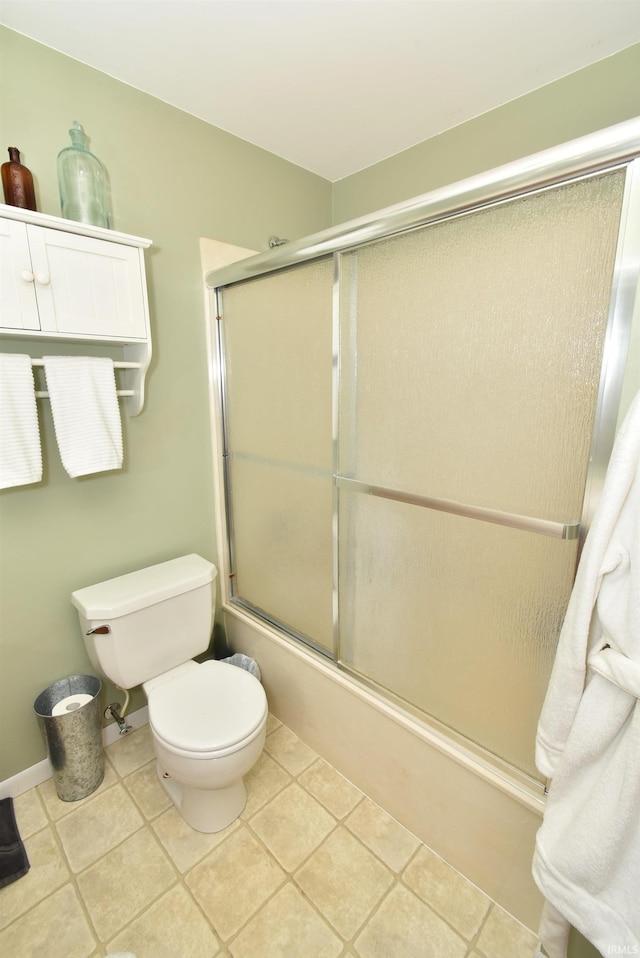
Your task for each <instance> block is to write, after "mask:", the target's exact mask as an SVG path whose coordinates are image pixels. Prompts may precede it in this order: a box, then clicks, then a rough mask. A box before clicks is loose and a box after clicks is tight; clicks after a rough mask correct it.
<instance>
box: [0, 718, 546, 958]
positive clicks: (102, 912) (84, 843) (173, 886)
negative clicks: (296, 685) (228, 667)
mask: <svg viewBox="0 0 640 958" xmlns="http://www.w3.org/2000/svg"><path fill="white" fill-rule="evenodd" d="M106 754H107V763H106V775H105V780H104V782H103V784H102V785H101V786H100V788H99V789H98V790H97V791H96V792H94V793H93V795H90V796H89V797H88V798H86V799H84V800H82V801H80V802H73V803H65V802H61V801H60V800H59V799H58V797H57V795H56V792H55V788H54V786H53V782H52V781H51V780H49V781H47V782H45V783H44V784H43V785H40V786H38V787H37V788H34V789H31V791H29V792H26V793H25V794H23V795H21V796H19V797H18V798H16V799H15V802H14V805H15V810H16V817H17V820H18V827H19V829H20V833H21V835H22V837H23V839H24V842H25V845H26V848H27V853H28V856H29V860H30V862H31V870H30V871H29V873H28V874H27V875H26V876H25V877H24V878H21V879H19V880H18V881H16V882H14V883H13V884H11V885H9V886H7V887H6V888H4V889H2V890H0V954H2V955H7V956H9V955H10V956H12V958H36V956H38V958H40V956H45V958H103V956H104V955H106V954H108V953H109V952H122V951H132V952H134V953H135V955H136V956H137V958H214V956H215V958H531V955H532V954H533V952H534V950H535V945H536V938H535V936H534V935H533V934H532V933H531V932H530V931H528V930H527V929H526V928H524V927H523V926H522V925H520V924H519V923H518V922H516V921H515V920H514V919H513V918H512V917H511V916H510V915H508V914H507V913H506V912H505V911H503V910H502V909H501V908H499V907H498V906H497V905H496V904H495V903H493V902H492V901H491V900H490V899H489V898H487V897H486V896H485V895H484V894H482V892H480V891H478V889H477V888H476V887H475V886H473V885H471V884H470V883H469V882H468V881H466V879H464V878H463V877H462V876H461V875H460V874H459V873H458V872H456V871H454V870H453V869H452V868H451V867H450V866H448V865H447V864H445V862H443V861H442V860H441V859H440V858H438V857H437V856H436V855H434V854H433V852H431V851H430V850H429V849H428V848H427V847H426V846H425V845H423V844H422V843H421V842H420V841H419V840H418V839H417V838H415V836H414V835H412V834H410V833H409V832H408V831H407V830H406V829H405V828H403V827H402V826H401V825H399V824H398V823H397V822H396V821H394V820H393V819H392V818H390V817H389V816H388V815H387V814H386V812H384V811H383V810H382V809H381V808H379V807H378V806H377V805H375V804H374V803H373V802H371V801H370V800H369V799H368V798H367V797H366V796H365V795H363V793H362V792H360V791H358V789H356V788H355V787H354V786H353V785H351V784H350V782H348V781H347V780H346V779H344V778H343V777H342V776H340V775H339V774H338V773H337V772H336V771H335V770H334V769H333V768H332V767H331V766H329V765H328V764H327V763H326V762H324V761H323V760H322V759H321V758H319V757H318V755H317V754H316V753H315V752H313V751H312V750H311V749H310V748H308V747H307V746H306V745H305V744H304V743H303V742H302V741H301V740H300V739H298V738H297V737H296V736H295V735H294V734H293V733H292V732H291V731H290V730H289V729H288V728H286V727H285V726H284V725H282V724H281V723H280V722H278V721H277V720H276V719H273V718H270V720H269V726H268V735H267V741H266V746H265V751H264V753H263V755H262V757H261V759H260V761H259V762H258V764H257V765H256V767H255V768H254V769H253V770H252V772H251V773H250V775H249V776H248V777H247V792H248V801H247V806H246V808H245V810H244V812H243V814H242V816H241V817H240V819H239V820H238V821H236V822H234V823H233V824H232V825H230V826H229V828H227V829H225V831H223V832H219V833H218V834H215V835H204V834H201V833H199V832H195V831H193V830H191V829H190V828H189V827H188V826H187V825H186V824H185V823H184V822H183V820H182V819H181V818H180V816H179V815H178V813H177V812H176V810H175V809H174V807H173V806H172V805H171V804H170V802H169V800H168V798H167V797H166V795H165V793H164V791H163V790H162V788H161V787H160V785H159V783H158V781H157V778H156V774H155V762H154V760H153V748H152V744H151V741H150V736H149V729H148V726H145V727H143V728H141V729H138V730H136V731H135V732H132V733H130V734H129V735H128V736H127V737H125V738H123V739H121V740H119V741H117V742H116V743H114V744H113V745H110V746H109V747H108V748H107V749H106Z"/></svg>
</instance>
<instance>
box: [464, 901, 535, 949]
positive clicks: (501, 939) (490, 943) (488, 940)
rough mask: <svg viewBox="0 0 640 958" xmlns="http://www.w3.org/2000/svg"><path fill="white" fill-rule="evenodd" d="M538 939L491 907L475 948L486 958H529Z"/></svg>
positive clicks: (496, 908)
mask: <svg viewBox="0 0 640 958" xmlns="http://www.w3.org/2000/svg"><path fill="white" fill-rule="evenodd" d="M537 943H538V939H537V938H536V936H535V935H534V934H533V932H532V931H529V929H528V928H525V927H524V925H521V924H520V922H518V921H516V920H515V918H512V917H511V915H509V914H508V913H507V912H506V911H504V910H503V909H502V908H500V907H499V906H498V905H495V904H494V905H493V906H492V908H491V911H490V912H489V917H488V918H487V920H486V922H485V924H484V928H483V929H482V931H481V932H480V936H479V938H478V940H477V942H476V948H477V949H478V951H480V952H481V954H482V955H484V956H486V958H531V955H532V954H533V953H534V952H535V950H536V945H537Z"/></svg>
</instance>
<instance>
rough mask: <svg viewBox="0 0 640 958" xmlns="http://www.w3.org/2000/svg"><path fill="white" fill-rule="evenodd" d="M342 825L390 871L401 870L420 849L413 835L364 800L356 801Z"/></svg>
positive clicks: (374, 805)
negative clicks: (353, 809)
mask: <svg viewBox="0 0 640 958" xmlns="http://www.w3.org/2000/svg"><path fill="white" fill-rule="evenodd" d="M345 825H346V826H347V828H349V829H350V830H351V831H352V832H353V833H354V835H357V836H358V838H359V839H360V840H361V841H363V842H364V843H365V845H367V846H368V847H369V848H370V849H371V851H372V852H375V853H376V855H378V857H379V858H381V859H382V860H383V862H384V863H385V865H388V866H389V868H391V869H392V870H393V871H394V872H400V871H402V869H403V868H404V866H405V865H406V864H407V862H408V861H409V859H410V858H411V856H412V855H413V854H414V852H415V851H416V849H417V848H419V847H420V841H419V840H418V839H417V838H416V837H415V835H412V834H411V832H409V831H407V829H406V828H404V827H403V826H402V825H400V824H399V823H398V822H396V820H395V819H394V818H392V817H391V815H388V814H387V813H386V812H385V811H384V810H383V809H382V808H380V806H379V805H376V804H375V802H372V801H371V800H370V799H368V798H365V799H364V801H362V802H360V804H359V805H358V807H357V808H356V809H355V811H353V812H352V813H351V815H349V817H348V818H347V820H346V821H345Z"/></svg>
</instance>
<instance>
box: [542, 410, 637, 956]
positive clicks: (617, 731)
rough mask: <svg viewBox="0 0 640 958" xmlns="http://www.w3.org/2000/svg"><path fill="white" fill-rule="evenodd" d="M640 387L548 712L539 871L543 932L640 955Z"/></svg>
mask: <svg viewBox="0 0 640 958" xmlns="http://www.w3.org/2000/svg"><path fill="white" fill-rule="evenodd" d="M639 698H640V393H639V394H638V395H637V396H636V398H635V400H634V401H633V403H632V405H631V408H630V409H629V412H628V413H627V416H626V417H625V420H624V423H623V425H622V427H621V429H620V431H619V433H618V436H617V438H616V442H615V445H614V449H613V453H612V456H611V461H610V463H609V468H608V471H607V477H606V480H605V484H604V488H603V492H602V496H601V500H600V503H599V505H598V508H597V510H596V515H595V517H594V521H593V524H592V526H591V530H590V532H589V534H588V536H587V539H586V543H585V547H584V549H583V553H582V557H581V560H580V564H579V567H578V573H577V575H576V581H575V585H574V589H573V592H572V595H571V599H570V602H569V606H568V609H567V615H566V618H565V622H564V625H563V628H562V632H561V635H560V639H559V643H558V651H557V655H556V660H555V664H554V667H553V671H552V674H551V679H550V682H549V687H548V690H547V695H546V698H545V702H544V706H543V709H542V713H541V716H540V722H539V726H538V737H537V742H536V764H537V766H538V768H539V769H540V771H541V772H542V773H543V774H544V775H546V776H548V777H550V778H551V779H552V782H551V787H550V790H549V796H548V799H547V805H546V809H545V814H544V820H543V823H542V826H541V828H540V830H539V832H538V835H537V839H536V849H535V853H534V859H533V876H534V878H535V881H536V883H537V885H538V887H539V888H540V891H541V892H542V894H543V895H544V896H545V899H546V902H547V903H546V904H545V909H544V912H543V918H542V923H541V926H540V938H541V941H542V944H543V945H544V947H545V949H546V951H547V953H548V955H549V956H550V958H566V948H567V939H568V933H569V923H571V924H572V925H574V927H575V928H577V929H578V931H580V932H581V933H582V934H583V935H584V937H585V938H586V939H587V940H588V941H590V942H592V943H593V944H594V945H595V947H596V948H597V949H598V950H599V951H600V952H601V954H603V955H640V701H639Z"/></svg>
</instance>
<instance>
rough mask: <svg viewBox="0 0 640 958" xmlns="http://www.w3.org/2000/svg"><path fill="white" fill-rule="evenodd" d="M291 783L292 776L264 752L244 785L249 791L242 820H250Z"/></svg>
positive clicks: (247, 776)
mask: <svg viewBox="0 0 640 958" xmlns="http://www.w3.org/2000/svg"><path fill="white" fill-rule="evenodd" d="M290 782H291V776H290V775H289V774H288V773H287V772H285V770H284V769H283V768H282V766H281V765H278V763H277V762H274V760H273V759H272V758H271V756H270V755H268V754H267V752H263V753H262V755H261V756H260V758H259V759H258V761H257V762H256V764H255V765H254V766H253V768H252V769H251V771H250V772H249V774H248V775H246V776H245V779H244V784H245V786H246V789H247V804H246V805H245V807H244V811H243V812H242V818H245V819H249V818H251V816H252V815H254V814H255V812H257V811H259V809H261V808H262V806H263V805H266V804H267V802H268V801H270V800H271V799H272V798H274V797H275V796H276V795H277V794H278V792H281V791H282V789H283V788H286V787H287V785H289V783H290Z"/></svg>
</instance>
